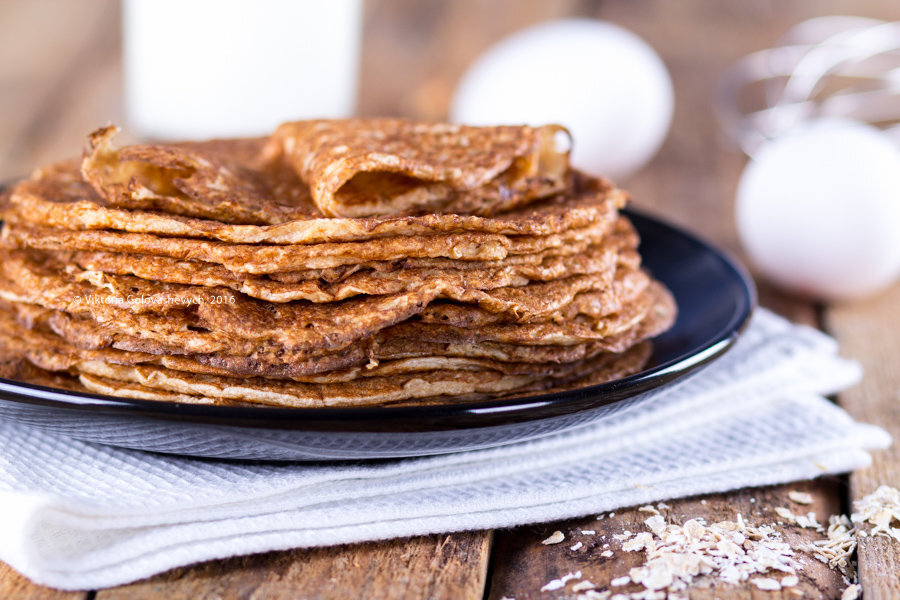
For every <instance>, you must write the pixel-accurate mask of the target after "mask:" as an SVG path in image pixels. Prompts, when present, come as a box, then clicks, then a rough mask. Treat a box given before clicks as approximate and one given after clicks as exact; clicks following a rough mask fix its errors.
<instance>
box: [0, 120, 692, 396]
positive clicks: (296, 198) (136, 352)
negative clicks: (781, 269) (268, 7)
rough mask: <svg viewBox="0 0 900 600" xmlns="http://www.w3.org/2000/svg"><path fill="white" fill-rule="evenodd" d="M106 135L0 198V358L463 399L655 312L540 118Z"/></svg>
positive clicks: (61, 367)
mask: <svg viewBox="0 0 900 600" xmlns="http://www.w3.org/2000/svg"><path fill="white" fill-rule="evenodd" d="M114 133H115V130H114V128H105V129H102V130H99V131H97V132H95V133H94V134H93V135H92V136H91V139H90V145H89V148H88V150H87V152H86V154H85V156H84V158H83V160H82V161H80V163H79V162H77V161H67V162H62V163H57V164H55V165H50V166H48V167H44V168H41V169H38V170H36V171H35V172H34V173H33V175H32V176H31V177H30V178H29V179H27V180H25V181H23V182H20V183H19V184H17V185H16V186H15V187H14V188H13V189H12V190H11V191H10V192H9V193H8V194H6V195H5V196H4V198H3V199H0V210H2V211H3V219H4V224H3V229H2V233H0V374H2V373H10V374H13V375H16V376H18V377H20V378H21V379H28V380H31V381H44V382H50V383H51V384H58V385H59V386H60V387H68V389H78V390H82V391H83V390H91V391H95V392H99V393H105V394H109V395H113V396H120V397H134V398H144V399H150V400H155V401H162V402H189V403H205V404H230V405H231V404H237V405H247V406H289V407H290V406H293V407H307V408H309V407H327V406H367V405H392V404H428V403H436V402H449V401H453V402H462V401H469V400H483V399H488V398H501V397H514V396H522V395H527V394H534V393H540V392H543V391H554V390H560V389H566V388H569V387H572V386H582V385H589V384H593V383H599V382H602V381H607V380H609V379H610V378H615V377H621V376H623V375H626V374H630V373H633V372H635V371H637V370H638V369H640V367H641V366H642V365H643V364H644V363H645V362H646V360H647V359H648V357H649V353H650V349H649V348H650V347H649V345H648V344H647V340H648V339H650V338H652V337H653V336H655V335H658V334H659V333H660V332H662V331H664V330H665V329H667V328H668V327H669V326H671V324H672V322H673V320H674V318H675V313H676V308H675V304H674V301H673V299H672V297H671V295H670V294H669V293H668V291H667V290H666V289H665V288H664V287H663V286H662V285H661V284H660V283H658V282H656V281H655V280H653V278H652V277H651V276H650V275H649V274H648V273H647V272H646V271H644V270H642V268H641V264H640V256H639V254H638V252H637V244H638V239H637V235H636V233H635V232H634V230H633V228H632V227H631V225H630V223H629V222H628V220H627V219H626V218H625V217H623V216H620V215H619V212H618V211H619V209H620V208H622V206H623V204H624V203H625V201H626V200H627V194H626V193H624V192H622V191H621V190H618V189H616V188H615V187H614V186H612V185H611V184H610V183H609V182H606V181H605V180H602V179H595V178H591V177H588V176H586V175H583V174H580V173H577V172H575V171H573V170H571V169H570V168H569V166H568V143H569V142H568V139H567V134H566V133H565V131H564V130H563V129H562V128H560V127H558V126H547V127H538V128H532V127H525V126H522V127H489V128H473V127H465V126H457V125H448V124H434V123H415V122H410V121H403V120H399V119H350V120H342V121H303V122H297V123H287V124H284V125H283V126H281V127H280V128H279V129H278V130H277V131H276V132H274V133H273V134H272V135H271V136H269V137H266V138H255V139H247V140H213V141H210V142H192V143H174V144H142V145H135V146H126V147H122V148H116V147H114V146H113V145H112V141H111V140H112V137H113V135H114ZM4 357H8V359H5V358H4Z"/></svg>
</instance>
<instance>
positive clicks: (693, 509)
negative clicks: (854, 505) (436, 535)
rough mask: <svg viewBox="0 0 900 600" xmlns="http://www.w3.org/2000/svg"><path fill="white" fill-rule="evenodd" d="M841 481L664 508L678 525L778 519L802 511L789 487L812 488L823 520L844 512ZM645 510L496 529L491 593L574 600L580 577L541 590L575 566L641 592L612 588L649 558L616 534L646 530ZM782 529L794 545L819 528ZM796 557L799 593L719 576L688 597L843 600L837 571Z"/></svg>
mask: <svg viewBox="0 0 900 600" xmlns="http://www.w3.org/2000/svg"><path fill="white" fill-rule="evenodd" d="M843 486H844V483H843V482H842V481H841V480H840V479H837V478H828V479H822V480H817V481H813V482H809V481H807V482H798V483H796V484H791V485H784V486H773V487H766V488H757V489H745V490H740V491H737V492H732V493H729V494H714V495H710V496H706V497H704V498H689V499H685V500H679V501H672V502H668V503H667V504H668V505H669V506H670V508H668V509H664V510H662V511H661V512H662V514H663V515H664V516H665V518H666V519H667V520H668V521H669V522H675V523H683V522H684V521H686V520H687V519H690V518H695V517H703V518H704V519H706V520H707V521H708V522H716V521H722V520H729V521H733V520H735V519H736V518H737V514H738V513H740V514H741V515H742V516H743V518H744V519H745V520H746V521H747V522H748V523H751V524H762V523H776V522H778V520H779V519H778V517H776V516H775V514H774V512H773V510H774V508H775V507H777V506H785V507H789V508H792V509H793V510H794V511H795V512H800V508H798V507H797V506H796V505H791V503H790V502H789V499H788V492H789V491H791V490H797V491H805V492H808V493H810V494H811V495H812V496H813V504H812V505H810V506H809V507H805V509H806V510H812V511H814V512H815V513H816V514H817V516H819V518H820V519H823V520H827V518H828V515H830V514H835V513H837V512H839V511H840V510H841V501H840V498H841V491H842V488H843ZM647 516H648V515H647V514H646V513H643V512H639V511H638V510H636V509H635V508H631V509H625V510H620V511H615V514H614V516H613V517H608V516H607V517H605V518H603V519H602V520H596V519H595V518H594V516H591V517H587V518H583V519H576V520H571V521H564V522H560V523H550V524H546V525H540V526H536V527H521V528H518V529H514V530H510V531H497V532H496V534H495V535H496V541H495V545H494V569H493V578H492V580H491V583H490V595H489V599H490V600H500V599H501V598H504V597H507V598H515V599H516V600H532V599H533V600H538V599H540V600H551V599H554V598H571V597H572V595H573V591H572V585H574V584H575V583H577V582H576V581H572V582H571V583H570V584H569V585H567V586H566V587H564V588H562V589H559V590H549V591H541V588H542V587H543V586H544V585H546V584H547V582H549V581H550V580H552V579H558V578H560V577H562V576H564V575H566V574H567V573H572V572H576V571H581V574H582V578H583V579H587V580H589V581H591V582H592V583H594V584H595V585H596V586H597V589H600V590H604V589H609V590H614V591H621V592H636V591H640V590H639V587H638V586H636V585H634V584H628V585H623V586H620V587H611V586H610V582H611V581H612V580H614V579H616V578H617V577H623V576H625V575H627V574H628V571H629V569H631V568H632V567H636V566H639V565H640V564H642V561H643V553H642V552H624V551H622V550H621V542H619V541H618V540H615V539H614V538H613V537H612V536H613V535H615V534H620V533H622V532H623V531H626V530H627V531H631V532H632V533H636V532H640V531H646V527H645V526H644V524H643V522H644V520H645V519H646V518H647ZM778 528H779V529H780V530H781V531H783V533H784V537H785V539H786V540H787V541H788V542H789V543H790V544H791V545H792V546H795V547H796V546H799V545H801V544H803V543H807V542H810V541H812V540H814V539H818V534H816V533H815V532H814V531H811V530H809V529H800V528H798V527H795V526H784V527H780V526H779V527H778ZM555 530H559V531H562V532H563V533H564V534H565V536H566V540H565V541H564V542H562V543H560V544H555V545H549V546H545V545H543V544H541V540H544V539H546V538H547V537H548V536H550V535H551V534H552V533H553V531H555ZM584 530H587V531H596V534H583V533H581V532H582V531H584ZM577 542H581V543H582V544H583V545H582V546H581V547H580V548H578V549H577V550H574V551H573V550H572V549H571V548H572V546H573V545H575V544H576V543H577ZM607 544H608V546H607ZM603 552H612V556H603ZM798 561H799V562H800V564H801V565H802V571H801V572H800V583H799V585H798V586H797V587H796V588H794V591H791V590H784V591H782V592H779V593H774V592H760V591H759V590H757V589H756V588H755V587H753V586H749V585H747V586H740V587H735V586H731V585H728V584H724V583H721V582H718V583H716V582H714V581H709V580H698V581H697V583H696V585H695V586H693V587H692V588H691V589H690V590H689V591H688V596H689V597H690V598H692V599H696V600H712V599H713V598H720V599H726V598H727V599H729V600H731V599H741V600H744V599H751V598H784V599H796V598H798V597H801V595H802V597H804V598H821V599H830V598H840V595H841V590H842V588H843V585H842V583H841V579H840V575H839V574H838V573H837V572H835V571H833V570H831V569H830V568H828V567H827V566H826V565H824V564H822V563H820V562H819V561H817V560H816V559H814V558H813V557H811V556H809V555H806V554H801V555H799V556H798Z"/></svg>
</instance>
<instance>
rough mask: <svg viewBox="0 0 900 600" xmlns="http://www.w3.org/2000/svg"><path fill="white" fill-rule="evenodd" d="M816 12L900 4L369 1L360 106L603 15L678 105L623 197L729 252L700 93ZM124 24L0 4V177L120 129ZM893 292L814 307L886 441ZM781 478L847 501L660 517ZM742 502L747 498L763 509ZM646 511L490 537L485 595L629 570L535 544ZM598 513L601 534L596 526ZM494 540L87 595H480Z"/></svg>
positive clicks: (425, 542)
mask: <svg viewBox="0 0 900 600" xmlns="http://www.w3.org/2000/svg"><path fill="white" fill-rule="evenodd" d="M824 14H858V15H863V16H872V17H878V18H884V19H889V20H896V19H900V4H898V3H896V2H891V1H888V0H794V1H792V2H789V3H785V2H783V1H780V0H754V1H752V2H751V1H745V2H728V3H715V2H713V3H710V2H708V1H704V0H681V1H679V2H665V1H664V0H602V1H600V0H554V2H546V1H544V0H453V1H442V2H437V1H436V2H421V1H419V0H368V1H367V4H366V17H365V32H364V36H365V37H364V44H365V48H366V51H365V53H364V54H363V59H362V72H361V85H360V98H359V112H360V113H361V114H366V115H376V114H379V115H404V116H411V117H419V118H428V119H441V118H444V117H445V116H446V114H447V111H448V107H449V105H450V95H451V93H452V90H453V87H454V86H455V84H456V82H457V80H458V78H459V77H460V75H461V74H462V73H463V72H464V70H465V68H466V67H467V66H468V65H469V64H470V63H471V61H472V60H474V59H475V58H476V57H477V56H478V55H479V54H480V53H481V52H483V51H484V50H485V49H486V48H487V47H488V46H490V45H491V44H492V43H494V42H495V41H497V40H498V39H499V38H500V37H502V36H504V35H506V34H508V33H511V32H513V31H515V30H517V29H520V28H522V27H525V26H527V25H530V24H532V23H536V22H538V21H541V20H544V19H548V18H556V17H567V16H596V17H600V18H603V19H607V20H611V21H613V22H616V23H620V24H622V25H623V26H625V27H627V28H629V29H631V30H632V31H634V32H636V33H637V34H638V35H641V36H642V37H644V38H645V39H646V40H647V41H649V42H650V43H651V45H653V46H654V47H656V49H657V50H658V51H659V53H660V54H661V56H662V57H663V59H664V60H665V62H666V63H667V65H668V66H669V68H670V70H671V72H672V74H673V78H674V81H675V86H676V99H677V101H676V111H675V120H674V123H673V128H672V131H671V133H670V135H669V138H668V139H667V141H666V143H665V144H664V146H663V148H662V151H661V152H660V153H659V154H658V155H657V157H656V158H655V159H654V160H653V161H652V162H651V163H650V164H649V165H648V166H647V167H646V168H645V169H644V170H643V171H642V172H640V173H638V174H637V175H635V176H633V177H632V178H630V179H629V180H626V181H622V182H620V183H621V184H622V185H623V186H624V187H626V188H627V189H629V190H630V191H631V192H632V193H633V195H634V197H635V202H636V204H638V205H640V206H642V207H644V208H649V209H650V210H651V211H653V212H656V213H658V214H661V215H663V216H665V217H666V218H668V219H671V220H673V221H675V222H677V223H680V224H682V225H685V226H687V227H688V228H690V229H692V230H695V231H698V232H701V233H702V234H703V235H704V236H705V237H707V238H709V239H711V240H712V241H714V242H716V243H718V244H720V245H722V246H724V247H726V248H727V249H730V250H732V251H735V252H737V253H738V254H739V253H740V251H739V245H738V242H737V237H736V234H735V231H734V226H733V215H732V199H733V197H734V192H735V189H736V186H737V181H738V177H739V175H740V172H741V169H742V168H743V165H744V162H745V161H744V157H743V156H742V155H741V154H740V153H738V152H737V151H735V150H734V148H733V147H732V146H731V145H730V144H729V143H727V142H726V141H725V140H723V139H722V136H721V134H720V133H719V131H718V128H717V125H716V123H715V121H714V119H713V116H712V111H711V106H710V99H711V98H712V92H713V89H714V85H715V82H716V78H717V76H718V74H719V73H720V72H721V71H722V69H724V68H725V66H727V65H728V64H730V63H731V62H732V61H733V60H736V59H737V58H739V57H741V56H743V55H744V54H747V53H749V52H752V51H755V50H759V49H762V48H765V47H768V46H771V45H772V44H774V43H775V42H776V41H777V39H778V37H779V36H780V35H782V34H783V33H784V32H785V31H786V30H787V29H788V28H789V27H790V26H791V25H793V24H794V23H796V22H799V21H800V20H803V19H805V18H808V17H811V16H815V15H824ZM118 18H119V16H118V3H117V2H115V1H114V0H5V1H4V2H0V105H2V107H3V110H2V111H0V179H2V178H8V177H12V176H17V175H21V174H23V173H26V172H28V171H29V170H30V169H31V168H32V167H33V166H35V165H37V164H41V163H45V162H48V161H51V160H55V159H58V158H62V157H67V156H74V155H77V154H78V153H79V152H80V149H81V146H82V143H83V140H84V137H85V135H86V134H87V133H88V132H89V131H91V130H92V129H94V128H95V127H96V126H98V125H102V124H105V123H106V122H107V121H109V120H112V121H114V122H117V123H121V122H122V108H121V102H120V91H119V88H120V85H121V76H120V73H119V66H120V58H119V47H120V42H119V39H118ZM563 68H564V66H563ZM122 139H123V141H126V140H127V138H124V137H123V138H122ZM760 292H761V293H760V297H761V302H762V304H763V305H765V306H769V307H770V308H773V309H775V310H776V311H777V312H779V313H781V314H784V315H786V316H788V317H789V318H792V319H793V320H796V321H802V322H806V323H809V324H817V323H818V322H819V316H820V313H821V312H822V311H821V309H820V308H819V307H816V306H813V305H810V304H808V303H803V302H799V301H797V300H796V299H793V298H790V297H788V296H785V295H783V294H780V293H778V292H776V291H774V290H771V289H769V288H768V287H765V286H764V287H762V289H761V290H760ZM898 300H900V292H897V291H896V290H894V291H892V292H890V293H889V294H887V295H885V296H882V297H879V298H876V299H873V300H872V301H870V302H862V303H856V304H852V305H847V306H843V307H836V308H834V309H829V310H826V311H825V313H824V314H825V321H826V323H827V325H828V327H829V329H830V330H832V331H834V332H835V333H836V334H837V335H838V337H839V339H840V341H841V343H842V345H843V346H842V347H843V351H844V353H845V354H846V355H848V356H853V357H855V358H858V359H859V360H861V361H862V362H863V363H864V365H865V366H866V368H867V376H866V379H865V381H864V382H863V384H862V385H861V386H859V387H857V388H855V389H853V390H851V391H850V392H848V393H847V394H844V395H842V397H841V400H842V402H843V403H844V404H845V406H847V408H848V410H850V411H851V413H852V414H853V415H854V416H855V417H857V418H859V419H862V420H866V421H869V422H875V423H879V424H882V425H883V426H886V427H887V428H888V429H890V430H891V431H892V432H893V433H894V435H895V437H898V436H900V414H898V409H896V408H895V406H896V405H897V404H898V402H897V401H898V400H900V397H898V390H900V383H898V380H897V375H896V374H895V373H894V370H895V369H894V365H896V363H897V360H898V358H900V349H898V347H897V343H898V340H900V335H898V331H897V325H898V323H900V315H898V314H897V312H896V311H897V306H898V305H900V303H898ZM898 439H900V437H898ZM898 465H900V456H898V453H897V451H896V450H894V451H891V452H887V453H881V454H879V455H878V456H877V457H876V463H875V465H874V466H873V468H872V469H870V470H867V471H864V472H861V473H859V474H857V475H855V476H854V477H853V478H852V480H851V485H852V493H853V495H854V497H859V496H860V495H862V494H864V493H867V492H868V491H871V489H873V488H874V487H875V486H876V485H878V484H880V483H889V484H892V485H895V486H900V466H898ZM789 489H805V490H807V491H809V492H810V493H812V494H813V496H814V498H815V502H816V504H815V510H816V512H817V513H818V514H819V516H820V517H821V518H823V519H824V518H825V515H827V513H828V512H830V511H835V510H838V508H839V506H840V501H841V498H842V496H843V494H842V488H841V484H840V482H838V481H836V480H821V481H816V482H805V483H802V484H795V485H791V486H778V487H774V488H767V489H765V490H743V491H739V492H734V493H731V494H725V495H716V496H710V497H708V498H707V499H705V500H706V504H703V503H702V500H701V499H699V498H698V499H691V500H684V501H680V502H671V503H670V504H671V506H672V509H671V510H670V511H669V513H668V514H669V515H670V516H671V518H673V519H679V520H680V519H682V517H683V516H686V515H694V516H704V517H705V518H707V519H709V520H713V519H721V518H733V514H734V512H735V511H737V510H740V511H742V512H744V514H745V516H746V515H755V516H757V517H759V518H763V517H765V516H766V515H767V513H765V512H763V513H762V514H757V513H754V512H753V511H754V510H755V511H759V510H760V509H759V508H758V505H761V503H770V504H771V505H773V506H775V505H785V502H786V501H785V495H786V493H787V490H789ZM750 498H756V503H753V502H750ZM643 516H644V515H643V514H642V513H635V512H634V511H633V510H631V511H623V512H620V514H619V516H617V517H615V518H614V519H607V520H605V521H602V522H594V521H592V519H591V518H587V519H582V520H578V521H569V522H566V523H563V524H550V525H547V526H541V527H525V528H520V529H516V530H512V531H503V532H500V533H498V534H497V538H496V544H495V546H496V551H495V552H493V561H494V562H493V569H492V574H491V580H490V584H489V592H488V593H489V596H490V597H491V598H495V599H499V598H501V597H503V596H504V595H507V596H511V597H515V598H517V600H522V599H523V598H529V597H534V598H550V597H552V595H551V594H548V593H539V591H538V590H539V589H540V587H541V586H542V585H543V584H544V583H546V581H547V580H548V578H553V577H558V576H559V575H562V574H565V573H566V572H569V571H570V570H573V569H579V568H582V570H583V571H584V572H585V573H591V577H595V578H596V579H593V581H595V583H598V584H601V583H602V582H603V581H606V582H607V583H608V581H609V580H610V579H611V578H613V577H615V576H616V574H622V573H624V572H626V571H627V568H625V567H626V565H627V564H629V563H628V561H629V560H630V561H636V560H637V559H638V558H639V557H638V556H637V555H635V554H629V555H627V557H626V558H625V559H624V561H621V562H620V561H618V559H614V560H612V561H610V560H605V559H603V557H599V552H596V550H598V548H597V545H596V544H594V543H593V542H592V544H593V545H590V544H588V542H587V541H585V547H584V549H582V550H579V551H578V552H574V553H573V552H571V551H568V550H567V548H568V546H570V545H571V544H569V545H566V546H562V545H561V546H559V547H553V549H552V550H551V549H550V548H549V547H545V546H541V545H540V544H539V542H540V540H541V539H544V538H545V537H546V536H547V535H549V533H551V532H552V531H553V530H554V529H556V528H566V529H563V530H564V531H567V534H570V535H567V537H569V538H570V539H571V538H572V536H575V535H576V534H575V533H574V531H575V530H576V529H578V528H585V529H589V528H593V529H596V530H597V531H598V535H601V534H605V535H607V536H608V535H609V534H610V533H613V532H615V531H614V530H618V531H620V530H621V528H623V527H629V528H632V530H636V528H637V527H638V526H639V525H640V524H641V522H642V520H643V518H642V517H643ZM601 523H602V524H603V527H602V528H601V527H598V526H597V525H599V524H601ZM607 528H608V531H607ZM617 528H618V529H617ZM795 534H796V535H808V534H809V532H802V533H799V532H792V530H791V529H790V528H788V530H787V531H786V535H788V536H792V535H795ZM535 543H537V546H538V548H536V549H535V548H534V547H533V546H534V545H535ZM573 543H574V542H573ZM490 547H491V536H490V534H488V533H483V532H482V533H467V534H454V535H452V536H429V537H421V538H413V539H408V540H393V541H389V542H381V543H372V544H361V545H355V546H342V547H339V548H332V549H317V550H297V551H291V552H278V553H269V554H265V555H258V556H252V557H244V558H236V559H230V560H224V561H214V562H210V563H205V564H203V565H198V566H194V567H188V568H184V569H178V570H175V571H172V572H169V573H166V574H162V575H160V576H157V577H154V578H151V579H149V580H146V581H144V582H139V583H136V584H133V585H129V586H122V587H120V588H114V589H110V590H103V591H101V592H99V593H98V595H97V597H98V598H107V599H108V598H153V599H162V598H175V599H178V598H348V597H358V598H403V597H415V598H463V599H465V598H478V597H481V595H482V591H483V590H484V589H485V581H486V575H485V573H486V569H487V566H488V556H489V554H490ZM600 548H601V549H602V543H601V544H600ZM536 550H540V551H541V552H537V551H536ZM548 550H549V551H548ZM860 557H861V571H862V577H863V584H864V586H866V593H867V600H868V599H871V598H892V597H900V590H898V583H897V579H896V577H895V574H896V573H898V572H900V564H898V549H897V548H896V545H890V544H886V543H885V542H884V541H883V540H874V541H869V542H866V543H865V544H864V545H863V547H862V548H861V553H860ZM601 559H602V560H601ZM623 569H624V570H623ZM604 577H605V578H606V579H605V580H604V579H603V578H604ZM802 585H803V588H802V589H803V590H804V592H805V596H806V597H810V598H819V597H822V598H832V597H836V596H837V594H838V592H839V590H840V587H841V585H840V582H839V581H837V580H835V579H834V574H833V573H832V572H830V571H828V570H824V571H823V570H822V567H821V565H819V564H818V563H815V562H814V563H812V564H811V565H810V566H809V570H808V571H807V572H806V575H805V576H804V580H803V583H802ZM84 597H85V595H84V594H65V593H62V592H57V591H54V590H49V589H47V588H43V587H40V586H35V585H33V584H30V583H29V582H28V581H27V580H25V579H24V578H23V577H21V576H20V575H18V574H16V573H15V572H14V571H12V570H11V569H9V568H8V567H6V566H5V565H3V566H0V598H26V599H27V598H35V599H43V598H73V599H74V598H84ZM692 597H694V598H713V597H718V598H723V599H730V598H772V597H778V596H777V595H773V594H770V593H763V592H758V591H756V590H751V589H746V588H738V589H733V588H728V589H724V588H723V589H718V588H717V589H704V588H698V589H695V590H692ZM786 597H790V596H786Z"/></svg>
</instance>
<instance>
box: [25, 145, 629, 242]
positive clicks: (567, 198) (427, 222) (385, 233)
mask: <svg viewBox="0 0 900 600" xmlns="http://www.w3.org/2000/svg"><path fill="white" fill-rule="evenodd" d="M570 187H571V188H572V191H571V192H570V193H567V194H560V195H556V196H553V197H550V198H547V199H543V200H541V201H539V202H537V203H534V204H530V205H528V206H525V207H521V208H518V209H515V210H513V211H509V212H504V213H501V214H497V215H494V216H491V217H481V216H477V215H460V214H425V215H417V216H407V217H397V216H383V217H370V218H327V217H322V216H321V214H318V213H317V208H316V207H315V206H314V205H312V204H311V203H310V202H308V201H307V204H306V206H305V208H304V209H303V210H302V211H300V212H302V213H303V214H297V215H295V218H294V220H290V221H286V222H284V223H280V224H277V225H262V226H260V225H241V224H232V223H223V222H221V221H217V220H212V219H199V218H191V217H185V216H183V215H180V214H172V213H166V212H160V211H150V210H137V209H124V208H116V207H113V206H111V205H110V204H109V202H108V201H107V200H106V199H104V198H102V197H101V196H99V195H98V194H97V193H96V191H95V190H94V188H93V187H92V186H91V185H90V184H88V183H87V182H84V181H82V180H81V174H80V172H79V167H78V165H77V164H76V163H74V162H72V161H68V162H63V163H59V164H57V165H52V166H50V167H47V168H44V169H40V170H38V171H36V172H35V173H34V174H33V175H32V177H31V178H30V179H26V180H24V181H22V182H20V183H18V184H17V185H15V186H14V187H13V188H12V189H11V190H10V191H9V203H10V206H11V208H12V209H13V210H14V211H15V214H16V215H17V217H18V218H20V219H21V220H23V221H28V222H30V223H34V224H41V225H44V226H49V227H57V228H62V229H75V230H91V229H109V230H118V231H125V232H129V233H150V234H156V235H164V236H171V237H193V238H205V239H210V240H217V241H222V242H229V243H233V244H260V243H267V244H318V243H324V242H347V241H362V240H368V239H373V238H380V237H393V236H404V237H409V236H418V235H434V234H441V233H464V232H475V233H497V234H503V235H550V234H553V233H560V232H563V231H566V230H569V229H581V228H584V227H587V226H588V225H591V224H592V223H596V222H598V221H608V220H611V219H614V218H615V212H616V210H618V209H619V208H622V207H623V206H624V204H625V201H626V200H627V195H626V194H625V193H624V192H623V191H621V190H619V189H616V188H615V187H614V186H612V185H611V184H610V183H609V182H607V181H604V180H600V179H595V178H592V177H588V176H585V175H583V174H580V173H579V174H576V175H573V176H572V178H571V183H570Z"/></svg>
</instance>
